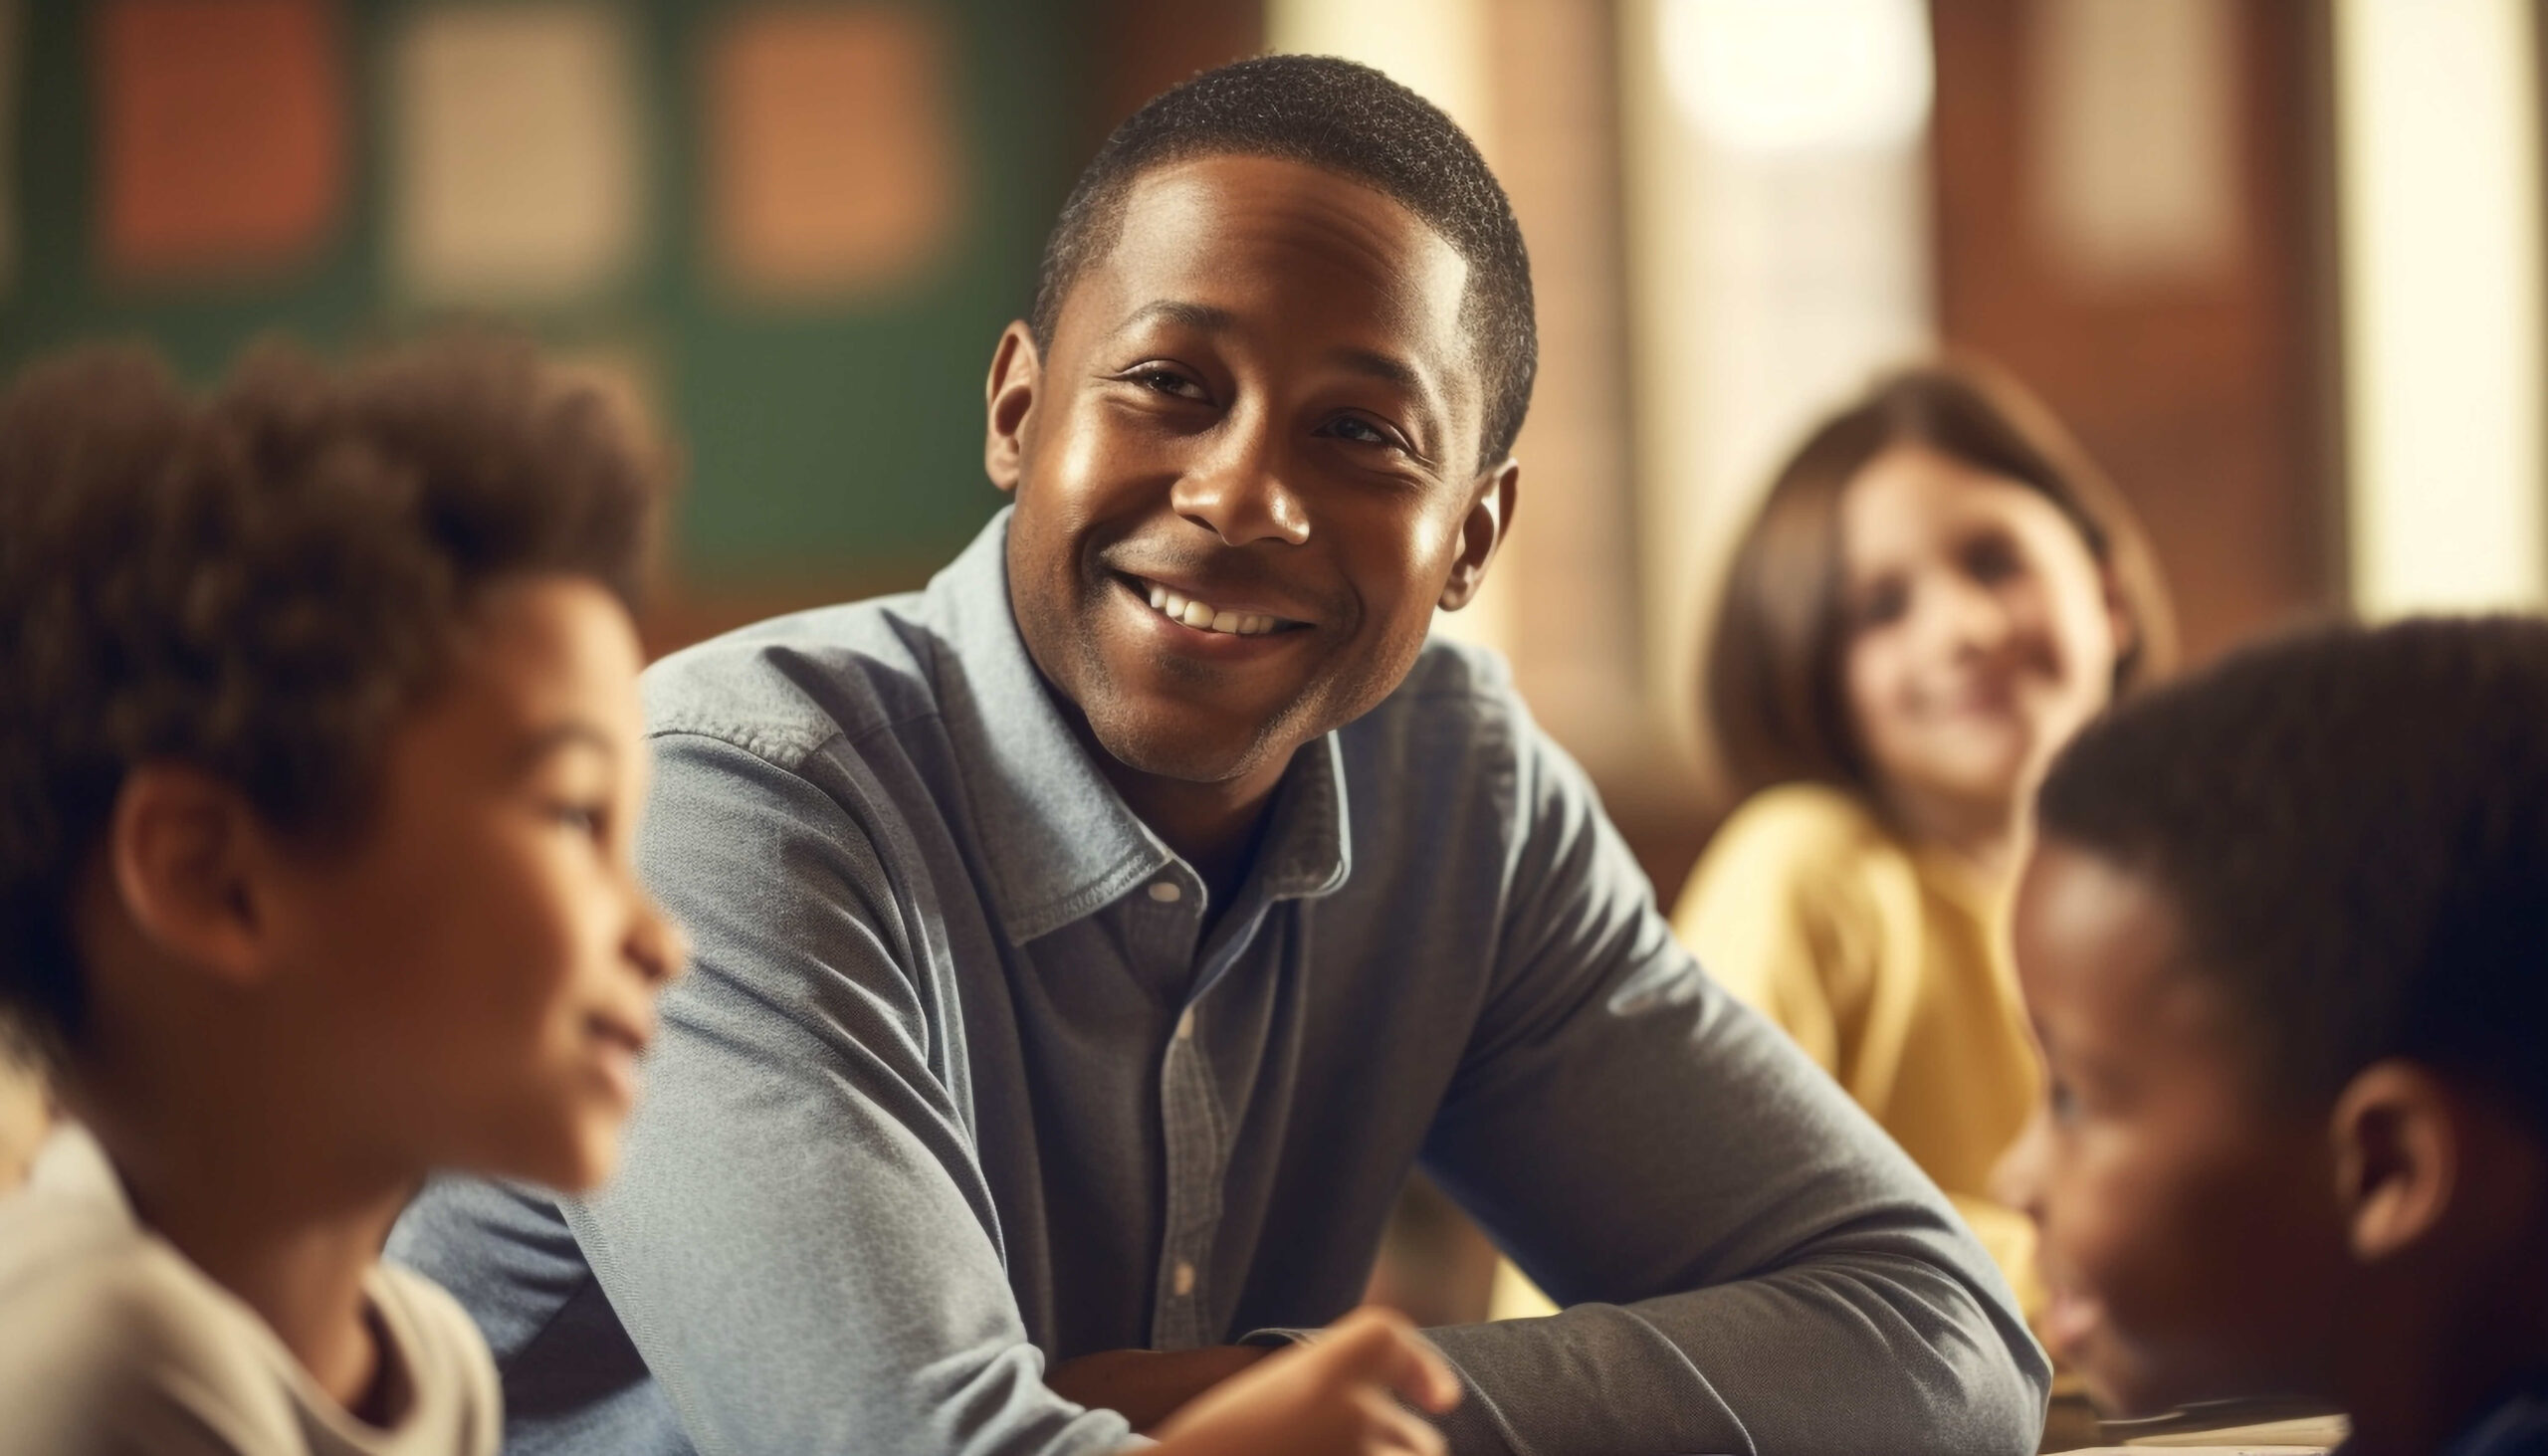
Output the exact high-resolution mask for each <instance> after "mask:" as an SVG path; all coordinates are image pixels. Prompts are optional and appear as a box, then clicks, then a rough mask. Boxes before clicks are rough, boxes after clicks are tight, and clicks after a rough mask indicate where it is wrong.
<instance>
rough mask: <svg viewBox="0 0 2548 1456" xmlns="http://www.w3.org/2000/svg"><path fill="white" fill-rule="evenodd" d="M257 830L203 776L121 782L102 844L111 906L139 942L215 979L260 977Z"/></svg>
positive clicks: (163, 770) (146, 772) (157, 773)
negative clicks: (119, 909) (111, 893)
mask: <svg viewBox="0 0 2548 1456" xmlns="http://www.w3.org/2000/svg"><path fill="white" fill-rule="evenodd" d="M266 840H267V836H266V834H265V831H264V827H263V824H262V821H261V820H259V818H258V817H257V814H256V811H255V810H254V809H253V808H251V807H250V805H249V804H248V802H247V800H246V799H245V798H243V797H241V795H240V794H239V791H238V790H236V789H234V788H232V787H231V786H230V785H228V784H226V783H223V782H222V781H221V780H219V779H217V778H214V777H212V776H211V775H210V774H206V773H202V772H199V771H198V770H195V769H192V768H186V767H181V766H179V765H176V764H170V763H149V764H144V765H142V766H141V767H139V768H136V769H134V770H132V771H131V772H130V773H128V774H126V775H125V776H124V781H123V786H122V788H121V789H119V790H118V791H117V792H116V795H115V807H114V813H113V816H112V818H111V819H110V820H109V821H108V826H107V838H106V871H107V875H108V877H109V880H110V883H111V885H112V887H113V890H114V895H115V899H116V901H117V902H118V903H119V904H120V905H121V907H122V909H123V913H124V915H125V917H126V918H127V919H129V920H130V922H131V924H132V927H133V929H134V930H135V931H136V932H138V933H139V934H140V936H142V938H143V939H145V940H147V941H148V942H149V943H150V944H151V945H153V946H154V947H156V948H158V949H159V950H161V951H163V952H166V953H167V954H169V955H171V956H174V957H176V958H178V959H181V960H183V961H185V962H186V963H187V964H189V965H193V966H196V967H198V968H200V969H201V970H203V971H205V972H207V973H209V974H210V975H212V976H214V977H215V978H217V979H220V980H224V981H228V982H231V983H232V984H236V985H248V984H252V983H254V982H255V981H257V980H259V979H261V978H262V976H263V974H264V970H265V956H264V955H263V953H262V950H263V937H262V936H261V935H260V932H261V930H262V929H263V926H262V918H261V916H260V914H259V903H258V902H259V894H258V891H259V885H258V881H259V875H258V869H259V867H260V865H261V864H262V863H263V862H264V860H265V858H266V856H267V853H268V846H267V843H266Z"/></svg>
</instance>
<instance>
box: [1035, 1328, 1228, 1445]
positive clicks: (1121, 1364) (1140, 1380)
mask: <svg viewBox="0 0 2548 1456" xmlns="http://www.w3.org/2000/svg"><path fill="white" fill-rule="evenodd" d="M1272 1353H1274V1351H1273V1350H1272V1349H1270V1348H1267V1347H1264V1346H1255V1345H1216V1346H1212V1347H1209V1348H1207V1349H1204V1350H1177V1351H1155V1350H1107V1351H1100V1352H1097V1353H1095V1354H1084V1355H1081V1356H1080V1357H1079V1358H1077V1359H1067V1360H1064V1361H1062V1362H1061V1363H1060V1364H1057V1365H1055V1366H1053V1368H1052V1372H1051V1373H1049V1374H1047V1375H1046V1376H1045V1377H1044V1383H1045V1385H1046V1386H1048V1387H1050V1388H1051V1390H1052V1392H1053V1393H1054V1394H1056V1395H1059V1396H1061V1397H1062V1398H1063V1399H1065V1400H1075V1401H1077V1402H1079V1403H1080V1404H1082V1405H1087V1406H1095V1407H1100V1408H1103V1409H1106V1410H1112V1411H1116V1412H1118V1413H1120V1414H1121V1415H1122V1416H1123V1417H1124V1418H1125V1419H1126V1420H1128V1421H1131V1422H1132V1423H1133V1429H1135V1430H1137V1431H1142V1432H1145V1433H1147V1432H1149V1431H1150V1430H1151V1428H1152V1427H1154V1426H1156V1425H1158V1424H1159V1423H1160V1422H1162V1421H1164V1420H1166V1419H1168V1417H1169V1416H1171V1415H1174V1414H1176V1412H1177V1410H1178V1409H1179V1408H1181V1407H1182V1406H1183V1405H1184V1404H1185V1403H1186V1402H1187V1401H1189V1400H1192V1399H1194V1398H1195V1397H1196V1396H1198V1395H1201V1394H1202V1393H1203V1392H1204V1391H1206V1390H1209V1389H1211V1388H1212V1387H1213V1386H1215V1385H1217V1384H1219V1383H1220V1382H1221V1381H1223V1380H1226V1379H1228V1378H1229V1377H1230V1376H1232V1375H1235V1374H1237V1373H1238V1372H1239V1371H1241V1370H1244V1369H1246V1368H1247V1367H1248V1366H1250V1365H1253V1364H1255V1363H1256V1362H1257V1361H1258V1360H1261V1359H1263V1358H1265V1357H1266V1356H1267V1355H1269V1354H1272Z"/></svg>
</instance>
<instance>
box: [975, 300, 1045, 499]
mask: <svg viewBox="0 0 2548 1456" xmlns="http://www.w3.org/2000/svg"><path fill="white" fill-rule="evenodd" d="M1043 379H1044V361H1043V358H1042V356H1041V355H1039V354H1038V353H1037V352H1036V351H1035V335H1034V334H1032V333H1030V332H1028V331H1027V327H1026V322H1025V320H1024V319H1019V320H1017V321H1016V322H1013V323H1011V324H1009V325H1008V327H1007V328H1005V329H1002V330H1001V331H1000V336H999V346H998V347H997V348H995V349H993V350H991V372H990V378H989V379H988V380H986V381H985V382H984V383H983V385H982V402H983V404H984V406H985V409H986V414H987V419H986V420H985V422H984V426H983V432H982V470H983V471H984V473H986V474H988V475H989V476H990V478H991V484H992V485H994V486H997V487H998V488H999V489H1001V490H1003V491H1014V490H1016V489H1017V478H1018V476H1019V475H1020V474H1021V473H1022V472H1023V470H1024V468H1025V461H1026V445H1025V436H1026V420H1027V417H1028V416H1029V415H1031V414H1032V413H1034V409H1035V392H1036V388H1037V386H1038V385H1040V384H1042V383H1043Z"/></svg>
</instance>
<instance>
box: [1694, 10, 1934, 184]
mask: <svg viewBox="0 0 2548 1456" xmlns="http://www.w3.org/2000/svg"><path fill="white" fill-rule="evenodd" d="M1655 18H1656V30H1657V36H1656V39H1657V41H1658V42H1659V44H1660V46H1661V49H1662V55H1661V60H1662V63H1663V73H1664V77H1665V79H1666V81H1667V83H1668V84H1669V86H1670V87H1671V91H1672V97H1673V100H1674V102H1675V103H1677V104H1678V105H1679V106H1680V109H1681V112H1682V114H1683V115H1685V116H1687V117H1688V118H1689V120H1690V122H1691V124H1692V125H1693V126H1695V127H1697V128H1698V130H1699V131H1700V133H1701V134H1702V135H1704V136H1706V137H1707V138H1708V139H1709V140H1711V141H1714V142H1716V143H1718V144H1719V145H1722V146H1726V147H1730V148H1734V149H1737V150H1744V151H1813V150H1825V149H1828V150H1862V149H1863V150H1875V149H1880V148H1884V147H1889V146H1899V145H1904V144H1908V143H1910V142H1912V141H1914V140H1916V139H1917V138H1918V137H1919V136H1920V134H1921V132H1922V131H1923V130H1925V129H1926V127H1927V125H1928V121H1929V100H1930V96H1931V92H1932V88H1933V85H1934V70H1933V67H1932V65H1931V60H1930V54H1929V26H1928V11H1927V9H1926V7H1925V6H1923V5H1922V4H1921V3H1920V0H1663V3H1662V4H1660V5H1659V6H1657V7H1656V15H1655Z"/></svg>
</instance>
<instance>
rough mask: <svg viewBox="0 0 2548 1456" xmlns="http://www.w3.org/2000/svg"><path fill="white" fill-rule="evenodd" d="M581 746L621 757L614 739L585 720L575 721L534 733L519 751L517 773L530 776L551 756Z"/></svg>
mask: <svg viewBox="0 0 2548 1456" xmlns="http://www.w3.org/2000/svg"><path fill="white" fill-rule="evenodd" d="M579 745H580V746H582V747H587V748H591V749H593V750H594V751H596V752H599V753H601V754H603V755H604V756H606V757H610V758H617V757H618V756H619V744H618V743H617V742H616V741H614V740H613V739H612V738H611V736H610V734H608V733H606V732H603V731H602V730H601V728H599V727H598V726H596V725H594V724H591V723H588V722H586V721H585V720H583V719H579V718H571V719H568V720H566V721H565V722H563V723H558V724H552V725H550V726H549V727H547V728H541V729H540V730H539V731H538V732H536V733H533V734H532V735H531V738H530V740H529V741H527V742H525V743H524V744H523V745H522V746H521V747H519V748H517V749H515V750H514V771H515V772H516V773H528V772H530V771H531V769H532V768H534V767H536V766H538V764H539V761H540V760H541V759H543V758H546V757H547V756H548V755H549V754H551V753H559V752H563V751H565V750H566V749H568V748H571V747H576V746H579Z"/></svg>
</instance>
